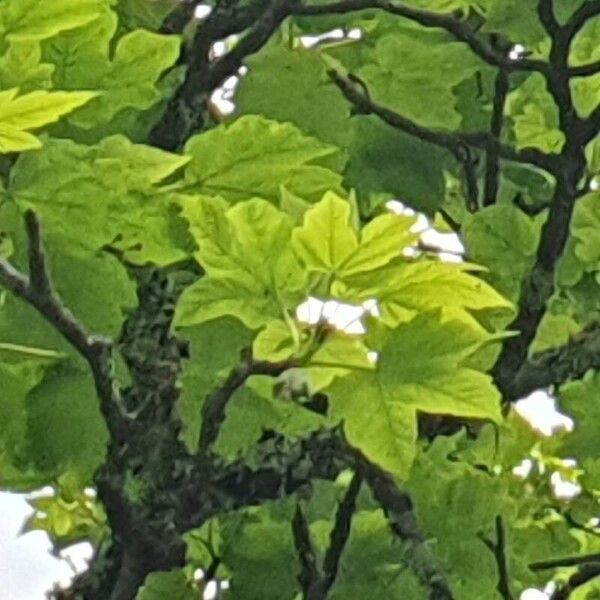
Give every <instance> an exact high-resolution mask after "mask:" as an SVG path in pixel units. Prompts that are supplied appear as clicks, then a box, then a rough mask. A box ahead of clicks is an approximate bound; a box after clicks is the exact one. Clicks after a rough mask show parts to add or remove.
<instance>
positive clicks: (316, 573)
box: [292, 504, 321, 598]
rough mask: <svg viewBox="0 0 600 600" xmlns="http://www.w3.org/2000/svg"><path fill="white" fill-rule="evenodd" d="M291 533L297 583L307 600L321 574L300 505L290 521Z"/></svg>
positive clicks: (318, 581) (317, 583)
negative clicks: (297, 569) (298, 566)
mask: <svg viewBox="0 0 600 600" xmlns="http://www.w3.org/2000/svg"><path fill="white" fill-rule="evenodd" d="M292 533H293V535H294V545H295V547H296V552H297V553H298V559H299V560H300V573H299V575H298V582H299V583H300V587H301V588H302V592H303V595H304V598H309V597H310V596H311V595H312V594H311V590H312V589H314V588H315V587H317V586H318V585H319V583H320V581H321V573H320V570H319V566H318V564H317V554H316V551H315V548H314V546H313V543H312V541H311V539H310V529H309V527H308V522H307V520H306V517H305V515H304V512H303V511H302V508H301V507H300V504H298V505H297V506H296V512H295V513H294V517H293V519H292Z"/></svg>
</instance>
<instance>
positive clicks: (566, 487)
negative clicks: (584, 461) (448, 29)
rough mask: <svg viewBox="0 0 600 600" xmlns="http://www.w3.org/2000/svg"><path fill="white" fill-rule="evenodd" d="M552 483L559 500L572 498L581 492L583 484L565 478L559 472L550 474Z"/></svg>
mask: <svg viewBox="0 0 600 600" xmlns="http://www.w3.org/2000/svg"><path fill="white" fill-rule="evenodd" d="M550 484H551V485H552V493H553V494H554V496H555V497H556V498H558V499H559V500H571V499H572V498H575V497H576V496H579V494H581V486H580V485H579V484H578V483H576V482H574V481H569V480H568V479H565V478H564V477H563V476H562V474H561V473H558V472H555V473H552V475H550Z"/></svg>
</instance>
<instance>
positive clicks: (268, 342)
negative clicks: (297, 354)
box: [252, 321, 295, 362]
mask: <svg viewBox="0 0 600 600" xmlns="http://www.w3.org/2000/svg"><path fill="white" fill-rule="evenodd" d="M294 350H295V347H294V339H293V337H292V332H291V330H290V326H289V325H288V324H287V323H286V322H285V321H270V322H269V323H267V325H266V327H265V328H264V329H262V330H261V331H260V332H259V333H258V335H257V336H256V338H255V339H254V342H253V344H252V356H253V357H254V358H255V359H256V360H269V361H272V362H277V361H281V360H285V359H286V358H289V357H290V356H292V354H294Z"/></svg>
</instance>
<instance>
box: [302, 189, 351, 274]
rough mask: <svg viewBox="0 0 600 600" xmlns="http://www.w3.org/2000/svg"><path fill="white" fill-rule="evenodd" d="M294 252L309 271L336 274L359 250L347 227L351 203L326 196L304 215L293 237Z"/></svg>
mask: <svg viewBox="0 0 600 600" xmlns="http://www.w3.org/2000/svg"><path fill="white" fill-rule="evenodd" d="M293 243H294V248H295V250H296V252H297V254H298V256H299V257H300V258H301V259H302V260H303V262H304V264H305V265H306V267H307V268H308V269H309V270H311V271H320V272H324V273H336V272H337V270H338V269H339V268H340V267H341V266H342V265H343V264H344V263H345V262H346V260H347V259H348V258H349V257H350V256H351V255H352V253H353V252H354V250H355V249H356V248H357V247H358V240H357V235H356V232H355V231H354V229H353V228H352V226H351V225H350V203H349V202H348V201H346V200H344V199H342V198H340V197H339V196H336V195H335V194H333V193H327V194H325V196H324V197H323V199H322V200H321V201H320V202H318V203H317V204H316V205H315V206H314V207H313V208H311V209H309V210H307V211H306V213H305V215H304V223H303V224H302V227H299V228H296V229H295V230H294V234H293Z"/></svg>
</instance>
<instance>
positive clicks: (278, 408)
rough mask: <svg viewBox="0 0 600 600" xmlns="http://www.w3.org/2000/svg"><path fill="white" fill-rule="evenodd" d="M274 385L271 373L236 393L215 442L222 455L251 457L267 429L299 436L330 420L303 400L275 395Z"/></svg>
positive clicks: (253, 379)
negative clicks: (297, 400) (301, 402)
mask: <svg viewBox="0 0 600 600" xmlns="http://www.w3.org/2000/svg"><path fill="white" fill-rule="evenodd" d="M274 385H275V380H273V379H272V378H270V377H252V378H251V379H250V380H249V381H248V383H247V385H246V387H244V388H242V389H240V390H238V391H237V392H236V393H235V394H234V396H233V398H231V400H230V402H229V404H228V405H227V417H226V420H225V423H224V424H223V426H222V427H221V430H220V431H219V438H218V440H217V443H216V444H215V449H216V451H217V452H218V453H219V455H220V456H222V457H224V458H226V459H229V460H235V459H239V458H240V456H241V457H244V456H246V457H247V456H248V452H249V451H250V452H251V450H252V448H253V447H254V446H255V445H256V444H257V442H258V441H259V440H260V438H261V437H262V436H263V434H264V432H265V431H275V432H278V433H281V434H283V435H286V436H289V437H299V436H304V435H308V434H309V433H310V432H312V431H315V430H316V429H319V428H320V427H322V426H324V425H325V424H326V419H325V418H324V417H322V416H321V415H319V414H317V413H315V412H313V411H311V410H308V409H307V408H304V407H303V406H301V404H300V402H294V401H290V400H286V399H283V398H281V397H274V395H273V388H274Z"/></svg>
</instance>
